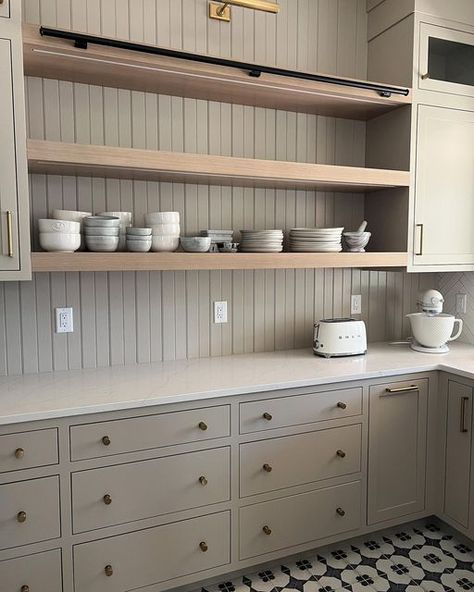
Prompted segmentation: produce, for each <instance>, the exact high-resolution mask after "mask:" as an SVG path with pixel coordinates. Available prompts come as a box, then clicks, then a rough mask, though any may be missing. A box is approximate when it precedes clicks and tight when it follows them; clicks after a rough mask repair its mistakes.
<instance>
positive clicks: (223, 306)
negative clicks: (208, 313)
mask: <svg viewBox="0 0 474 592" xmlns="http://www.w3.org/2000/svg"><path fill="white" fill-rule="evenodd" d="M214 323H227V301H226V300H222V301H221V302H214Z"/></svg>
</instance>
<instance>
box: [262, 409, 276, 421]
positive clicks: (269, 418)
mask: <svg viewBox="0 0 474 592" xmlns="http://www.w3.org/2000/svg"><path fill="white" fill-rule="evenodd" d="M262 417H263V419H266V420H267V421H272V419H273V415H272V414H271V413H268V412H267V411H265V413H264V414H263V415H262Z"/></svg>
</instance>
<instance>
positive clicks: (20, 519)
mask: <svg viewBox="0 0 474 592" xmlns="http://www.w3.org/2000/svg"><path fill="white" fill-rule="evenodd" d="M16 519H17V521H18V522H19V523H20V524H23V522H26V512H23V510H22V511H21V512H18V514H17V515H16Z"/></svg>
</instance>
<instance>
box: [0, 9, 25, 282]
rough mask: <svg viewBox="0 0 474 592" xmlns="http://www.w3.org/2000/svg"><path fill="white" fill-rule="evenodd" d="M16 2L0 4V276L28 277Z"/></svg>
mask: <svg viewBox="0 0 474 592" xmlns="http://www.w3.org/2000/svg"><path fill="white" fill-rule="evenodd" d="M20 5H21V3H20V2H16V3H14V4H11V5H10V4H9V2H8V0H7V2H5V1H4V3H3V4H0V16H2V17H11V18H0V80H1V81H2V83H1V85H0V105H1V109H0V129H1V130H2V142H1V146H0V280H19V279H29V278H30V275H31V272H30V268H31V264H30V244H29V219H28V173H27V164H26V123H25V104H24V103H25V99H24V88H23V57H22V39H21V21H20Z"/></svg>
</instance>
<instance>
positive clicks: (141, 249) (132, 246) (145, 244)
mask: <svg viewBox="0 0 474 592" xmlns="http://www.w3.org/2000/svg"><path fill="white" fill-rule="evenodd" d="M135 238H136V237H135ZM138 239H139V240H130V239H129V238H127V251H130V252H131V253H148V251H149V250H150V249H151V236H150V237H148V236H144V237H138Z"/></svg>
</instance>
